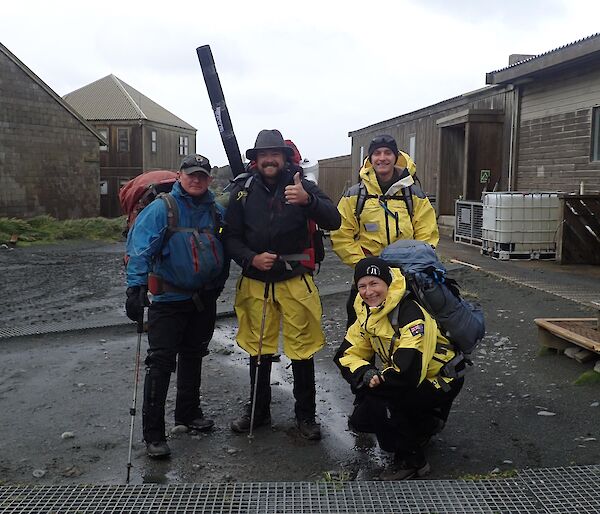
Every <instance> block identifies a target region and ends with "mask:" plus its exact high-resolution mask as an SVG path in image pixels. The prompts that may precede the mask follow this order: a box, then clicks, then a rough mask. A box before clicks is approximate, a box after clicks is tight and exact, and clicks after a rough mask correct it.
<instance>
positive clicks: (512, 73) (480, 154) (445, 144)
mask: <svg viewBox="0 0 600 514" xmlns="http://www.w3.org/2000/svg"><path fill="white" fill-rule="evenodd" d="M511 57H512V56H511ZM512 61H516V62H512ZM512 61H509V62H512V63H511V64H509V67H507V68H504V69H502V70H498V71H494V72H491V73H488V74H487V76H486V82H487V83H488V84H489V85H488V86H486V87H484V88H482V89H479V90H476V91H473V92H470V93H466V94H463V95H460V96H457V97H455V98H451V99H448V100H445V101H443V102H440V103H438V104H435V105H432V106H429V107H425V108H423V109H419V110H417V111H414V112H411V113H408V114H404V115H402V116H398V117H396V118H392V119H389V120H386V121H382V122H379V123H376V124H374V125H370V126H368V127H364V128H361V129H359V130H354V131H352V132H350V133H349V136H350V137H351V138H352V153H351V156H352V157H351V159H352V161H351V167H352V169H353V170H358V169H359V168H360V165H361V163H362V160H363V159H364V157H366V151H367V148H368V145H369V141H370V140H371V139H372V138H373V137H374V136H376V135H379V134H390V135H392V136H394V137H395V138H396V140H397V142H398V145H399V147H400V148H401V149H403V150H404V151H406V152H408V153H409V154H410V155H411V156H413V158H414V159H415V161H416V163H417V175H418V177H419V178H420V180H421V183H422V185H423V189H424V190H425V191H426V192H427V193H429V194H435V196H436V209H437V211H438V214H439V215H450V216H451V215H454V205H455V201H456V200H457V199H463V200H472V201H479V200H480V198H481V193H482V191H484V190H487V191H490V190H493V189H496V190H498V191H516V190H518V191H525V192H536V191H563V192H575V191H579V190H580V187H583V189H584V191H585V192H591V191H595V192H597V191H599V190H600V173H598V172H599V171H600V34H596V35H594V36H590V37H589V38H586V39H583V40H581V41H577V42H575V43H572V44H569V45H566V46H564V47H561V48H558V49H556V50H552V51H550V52H547V53H544V54H541V55H537V56H528V55H525V56H524V55H518V56H516V58H513V59H512ZM582 183H583V186H582V185H581V184H582Z"/></svg>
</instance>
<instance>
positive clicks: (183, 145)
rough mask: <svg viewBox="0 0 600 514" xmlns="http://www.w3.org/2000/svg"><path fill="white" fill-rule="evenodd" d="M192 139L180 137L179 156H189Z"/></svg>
mask: <svg viewBox="0 0 600 514" xmlns="http://www.w3.org/2000/svg"><path fill="white" fill-rule="evenodd" d="M189 148H190V138H189V136H185V135H182V136H179V155H181V156H184V155H188V154H189Z"/></svg>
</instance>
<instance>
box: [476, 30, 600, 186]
mask: <svg viewBox="0 0 600 514" xmlns="http://www.w3.org/2000/svg"><path fill="white" fill-rule="evenodd" d="M486 82H487V83H488V84H493V85H501V86H507V87H512V88H513V98H514V103H515V105H516V106H517V109H516V112H517V116H518V118H517V120H516V123H515V127H514V131H513V139H514V142H515V158H514V173H511V174H510V182H511V189H512V190H519V191H562V192H579V191H580V189H581V188H583V190H584V191H585V192H599V191H600V34H596V35H594V36H590V37H588V38H585V39H582V40H580V41H576V42H575V43H571V44H569V45H566V46H563V47H561V48H558V49H556V50H552V51H549V52H546V53H544V54H541V55H538V56H532V57H530V58H529V59H526V60H524V61H521V62H518V63H516V64H513V65H512V66H509V67H507V68H504V69H502V70H497V71H493V72H491V73H488V74H487V75H486Z"/></svg>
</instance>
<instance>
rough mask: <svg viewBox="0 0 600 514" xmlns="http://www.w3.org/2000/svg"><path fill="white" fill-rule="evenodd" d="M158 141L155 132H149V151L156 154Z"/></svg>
mask: <svg viewBox="0 0 600 514" xmlns="http://www.w3.org/2000/svg"><path fill="white" fill-rule="evenodd" d="M157 146H158V141H157V139H156V130H153V131H151V132H150V151H151V152H152V153H156V149H157Z"/></svg>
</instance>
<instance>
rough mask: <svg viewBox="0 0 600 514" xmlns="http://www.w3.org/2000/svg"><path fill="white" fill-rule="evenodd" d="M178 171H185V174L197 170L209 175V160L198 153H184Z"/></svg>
mask: <svg viewBox="0 0 600 514" xmlns="http://www.w3.org/2000/svg"><path fill="white" fill-rule="evenodd" d="M179 171H181V172H182V173H185V174H186V175H190V174H192V173H196V172H197V171H203V172H204V173H206V174H207V175H208V176H209V177H210V171H211V167H210V161H209V160H208V159H207V158H206V157H204V156H203V155H200V154H195V155H186V156H185V157H184V158H183V161H181V166H180V167H179Z"/></svg>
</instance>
